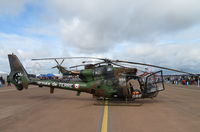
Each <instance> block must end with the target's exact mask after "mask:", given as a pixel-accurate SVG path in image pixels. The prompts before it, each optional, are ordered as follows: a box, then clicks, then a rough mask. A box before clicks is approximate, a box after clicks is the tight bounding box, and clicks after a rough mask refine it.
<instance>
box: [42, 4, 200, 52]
mask: <svg viewBox="0 0 200 132" xmlns="http://www.w3.org/2000/svg"><path fill="white" fill-rule="evenodd" d="M199 5H200V1H198V0H186V1H181V0H168V1H165V0H151V1H150V0H143V1H137V0H125V1H116V0H110V1H105V0H91V1H90V0H88V1H80V0H74V1H69V0H50V1H48V4H47V6H46V7H47V10H48V9H49V10H51V12H53V13H52V14H54V15H53V17H54V18H56V20H58V24H59V25H60V32H61V35H62V39H63V43H64V45H70V46H72V47H73V48H75V49H76V50H77V51H79V52H84V53H87V52H107V51H108V49H112V48H113V47H114V46H117V45H119V44H121V43H123V42H124V41H129V42H137V43H138V42H140V43H141V44H142V43H144V42H157V41H159V39H160V37H163V36H165V35H168V34H174V33H178V32H180V31H183V30H185V29H188V28H191V27H193V26H194V25H196V24H199V21H200V18H199V17H197V16H199V15H200V8H199Z"/></svg>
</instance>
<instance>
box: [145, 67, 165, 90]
mask: <svg viewBox="0 0 200 132" xmlns="http://www.w3.org/2000/svg"><path fill="white" fill-rule="evenodd" d="M145 87H146V92H147V93H153V92H158V91H163V90H164V89H165V88H164V80H163V73H162V71H158V72H154V73H152V74H150V75H149V76H147V77H146V83H145Z"/></svg>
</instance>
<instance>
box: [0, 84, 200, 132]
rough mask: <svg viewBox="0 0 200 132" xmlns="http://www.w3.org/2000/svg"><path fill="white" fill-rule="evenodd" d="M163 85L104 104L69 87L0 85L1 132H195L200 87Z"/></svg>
mask: <svg viewBox="0 0 200 132" xmlns="http://www.w3.org/2000/svg"><path fill="white" fill-rule="evenodd" d="M165 86H166V90H165V91H162V92H160V93H159V95H158V97H156V98H154V99H141V100H138V101H136V103H141V104H142V105H141V106H108V107H106V106H96V105H94V103H95V99H93V98H92V95H90V94H84V93H82V94H81V95H80V96H76V93H75V92H73V91H66V90H59V89H58V90H57V89H55V93H54V94H50V93H49V88H39V87H36V86H31V87H30V88H29V89H28V90H23V91H17V90H16V89H15V88H14V87H4V88H0V132H103V131H104V132H106V131H108V132H179V131H181V132H199V131H200V87H197V86H181V85H179V86H176V85H172V84H167V85H165ZM105 110H106V111H107V112H105ZM103 124H105V126H103ZM103 127H104V128H103Z"/></svg>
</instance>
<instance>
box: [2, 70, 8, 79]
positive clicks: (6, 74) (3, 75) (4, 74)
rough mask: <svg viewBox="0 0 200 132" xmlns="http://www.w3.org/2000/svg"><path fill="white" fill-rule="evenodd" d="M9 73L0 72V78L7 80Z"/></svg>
mask: <svg viewBox="0 0 200 132" xmlns="http://www.w3.org/2000/svg"><path fill="white" fill-rule="evenodd" d="M7 76H8V73H6V72H3V71H0V77H3V79H5V80H6V79H7Z"/></svg>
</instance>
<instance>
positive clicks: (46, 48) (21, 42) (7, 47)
mask: <svg viewBox="0 0 200 132" xmlns="http://www.w3.org/2000/svg"><path fill="white" fill-rule="evenodd" d="M52 43H56V41H52ZM52 43H50V42H49V41H45V40H40V39H38V38H33V37H26V36H22V35H18V34H6V33H0V47H1V48H0V62H1V65H0V69H1V71H4V72H9V64H8V58H7V55H8V54H11V53H14V54H16V55H17V56H18V57H19V58H20V60H21V61H22V63H23V64H24V66H25V67H27V68H28V70H29V71H30V72H31V71H34V72H35V70H34V69H35V67H38V65H40V67H41V68H44V67H45V66H46V67H48V68H49V69H50V67H51V66H52V64H53V63H52V62H44V63H41V64H39V62H32V61H31V59H32V58H42V57H52V56H56V55H58V54H59V52H57V51H58V49H57V47H56V46H54V45H52ZM54 65H55V64H54ZM49 69H48V70H47V68H46V71H45V72H48V71H49ZM43 70H44V69H43Z"/></svg>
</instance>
